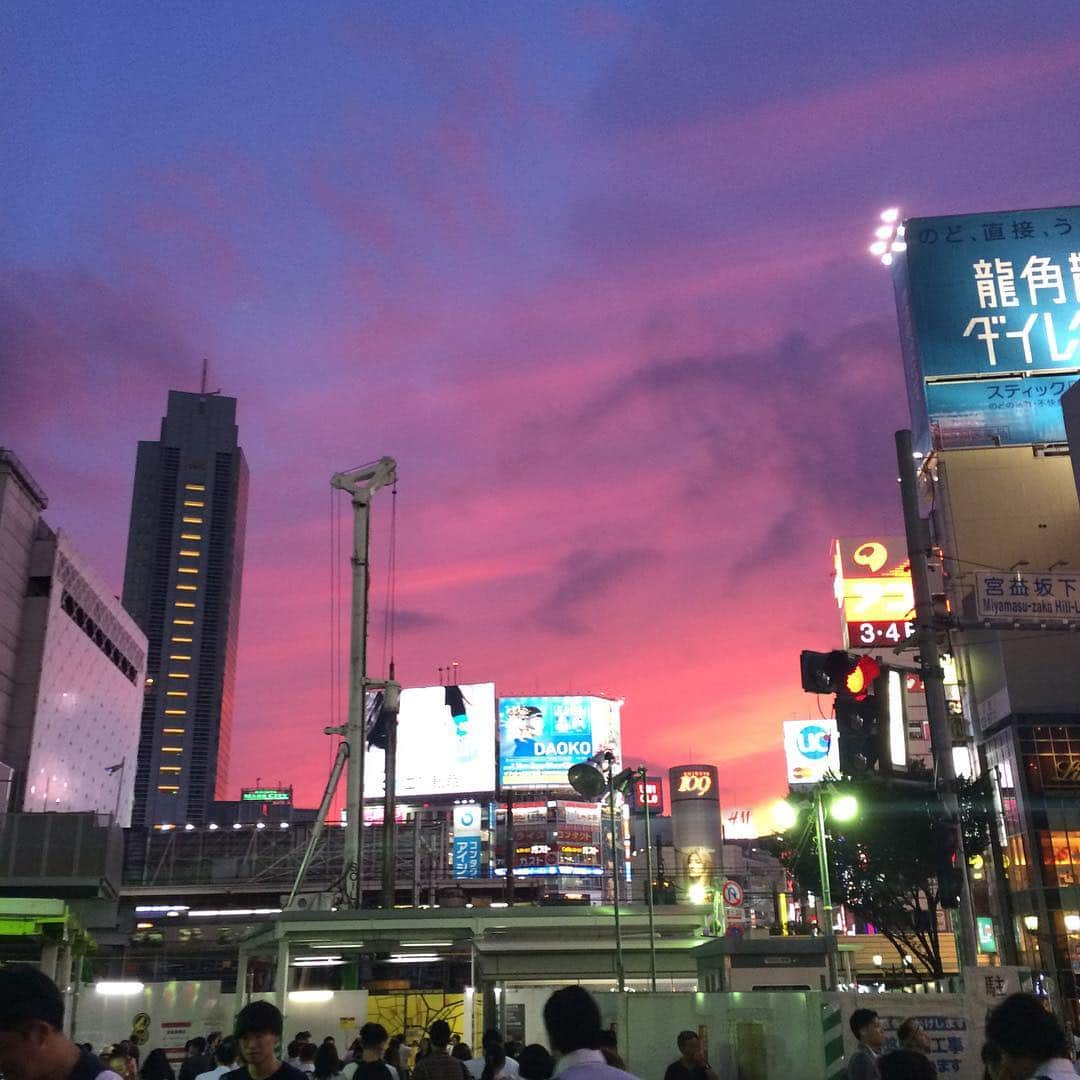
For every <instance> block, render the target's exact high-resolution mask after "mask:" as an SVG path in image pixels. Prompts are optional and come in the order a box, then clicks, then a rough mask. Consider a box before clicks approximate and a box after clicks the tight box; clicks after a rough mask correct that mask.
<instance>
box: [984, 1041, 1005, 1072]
mask: <svg viewBox="0 0 1080 1080" xmlns="http://www.w3.org/2000/svg"><path fill="white" fill-rule="evenodd" d="M981 1057H982V1063H983V1080H1005V1067H1004V1066H1003V1065H1002V1062H1001V1047H1000V1046H998V1044H997V1043H992V1042H985V1043H983V1047H982V1053H981Z"/></svg>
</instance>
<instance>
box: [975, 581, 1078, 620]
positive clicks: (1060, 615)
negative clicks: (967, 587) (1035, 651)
mask: <svg viewBox="0 0 1080 1080" xmlns="http://www.w3.org/2000/svg"><path fill="white" fill-rule="evenodd" d="M975 610H976V614H977V615H978V617H979V618H980V619H990V620H993V621H999V622H1001V621H1003V622H1008V623H1013V622H1021V623H1028V624H1031V625H1033V626H1038V625H1039V624H1040V623H1050V622H1054V623H1063V622H1076V621H1077V620H1080V574H1077V573H1076V572H1075V571H1073V572H1072V573H1066V572H1064V571H1061V570H1058V571H1045V572H1043V573H1018V572H1015V571H1014V572H1011V573H1004V572H1001V573H976V575H975Z"/></svg>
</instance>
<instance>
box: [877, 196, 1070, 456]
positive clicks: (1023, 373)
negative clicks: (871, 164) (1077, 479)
mask: <svg viewBox="0 0 1080 1080" xmlns="http://www.w3.org/2000/svg"><path fill="white" fill-rule="evenodd" d="M903 239H904V243H905V244H906V250H905V251H903V252H901V253H899V254H898V256H897V257H896V259H895V261H894V263H893V267H894V277H893V281H894V285H895V287H896V297H897V308H898V312H899V316H900V331H901V343H902V345H903V350H904V363H905V368H906V372H907V381H908V394H909V398H910V403H911V413H912V422H913V424H915V426H916V427H917V428H918V429H920V430H918V431H917V436H919V441H920V442H921V443H927V444H928V443H931V442H932V444H933V445H934V446H937V447H939V448H949V447H961V446H1007V445H1012V446H1016V445H1024V444H1026V443H1032V442H1064V441H1065V428H1064V421H1063V419H1062V414H1061V404H1060V399H1061V395H1062V394H1063V393H1064V392H1065V391H1066V390H1067V389H1068V388H1069V387H1070V386H1071V385H1072V384H1073V382H1075V381H1076V378H1077V373H1078V372H1080V208H1077V207H1061V208H1054V209H1047V210H1017V211H1012V212H1006V213H991V214H979V215H958V216H954V217H941V218H913V219H911V220H909V221H907V222H905V223H904V238H903ZM1016 376H1020V378H1019V379H1017V378H1016ZM983 380H986V381H985V382H984V381H983Z"/></svg>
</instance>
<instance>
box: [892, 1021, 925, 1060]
mask: <svg viewBox="0 0 1080 1080" xmlns="http://www.w3.org/2000/svg"><path fill="white" fill-rule="evenodd" d="M896 1041H897V1042H898V1043H899V1044H900V1049H901V1050H915V1051H916V1052H917V1053H920V1054H929V1053H930V1050H931V1049H932V1044H931V1042H930V1036H929V1035H927V1034H926V1032H925V1031H924V1030H923V1026H922V1024H920V1023H919V1021H918V1020H916V1019H915V1017H914V1016H909V1017H908V1018H907V1019H906V1020H905V1021H904V1022H903V1023H902V1024H901V1025H900V1026H899V1027H898V1028H897V1029H896Z"/></svg>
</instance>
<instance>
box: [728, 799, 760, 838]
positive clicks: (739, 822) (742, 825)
mask: <svg viewBox="0 0 1080 1080" xmlns="http://www.w3.org/2000/svg"><path fill="white" fill-rule="evenodd" d="M723 826H724V839H725V840H756V839H757V835H758V830H757V824H756V822H755V821H754V811H753V809H752V808H751V807H749V806H737V807H733V808H731V809H728V810H725V811H724V822H723Z"/></svg>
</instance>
